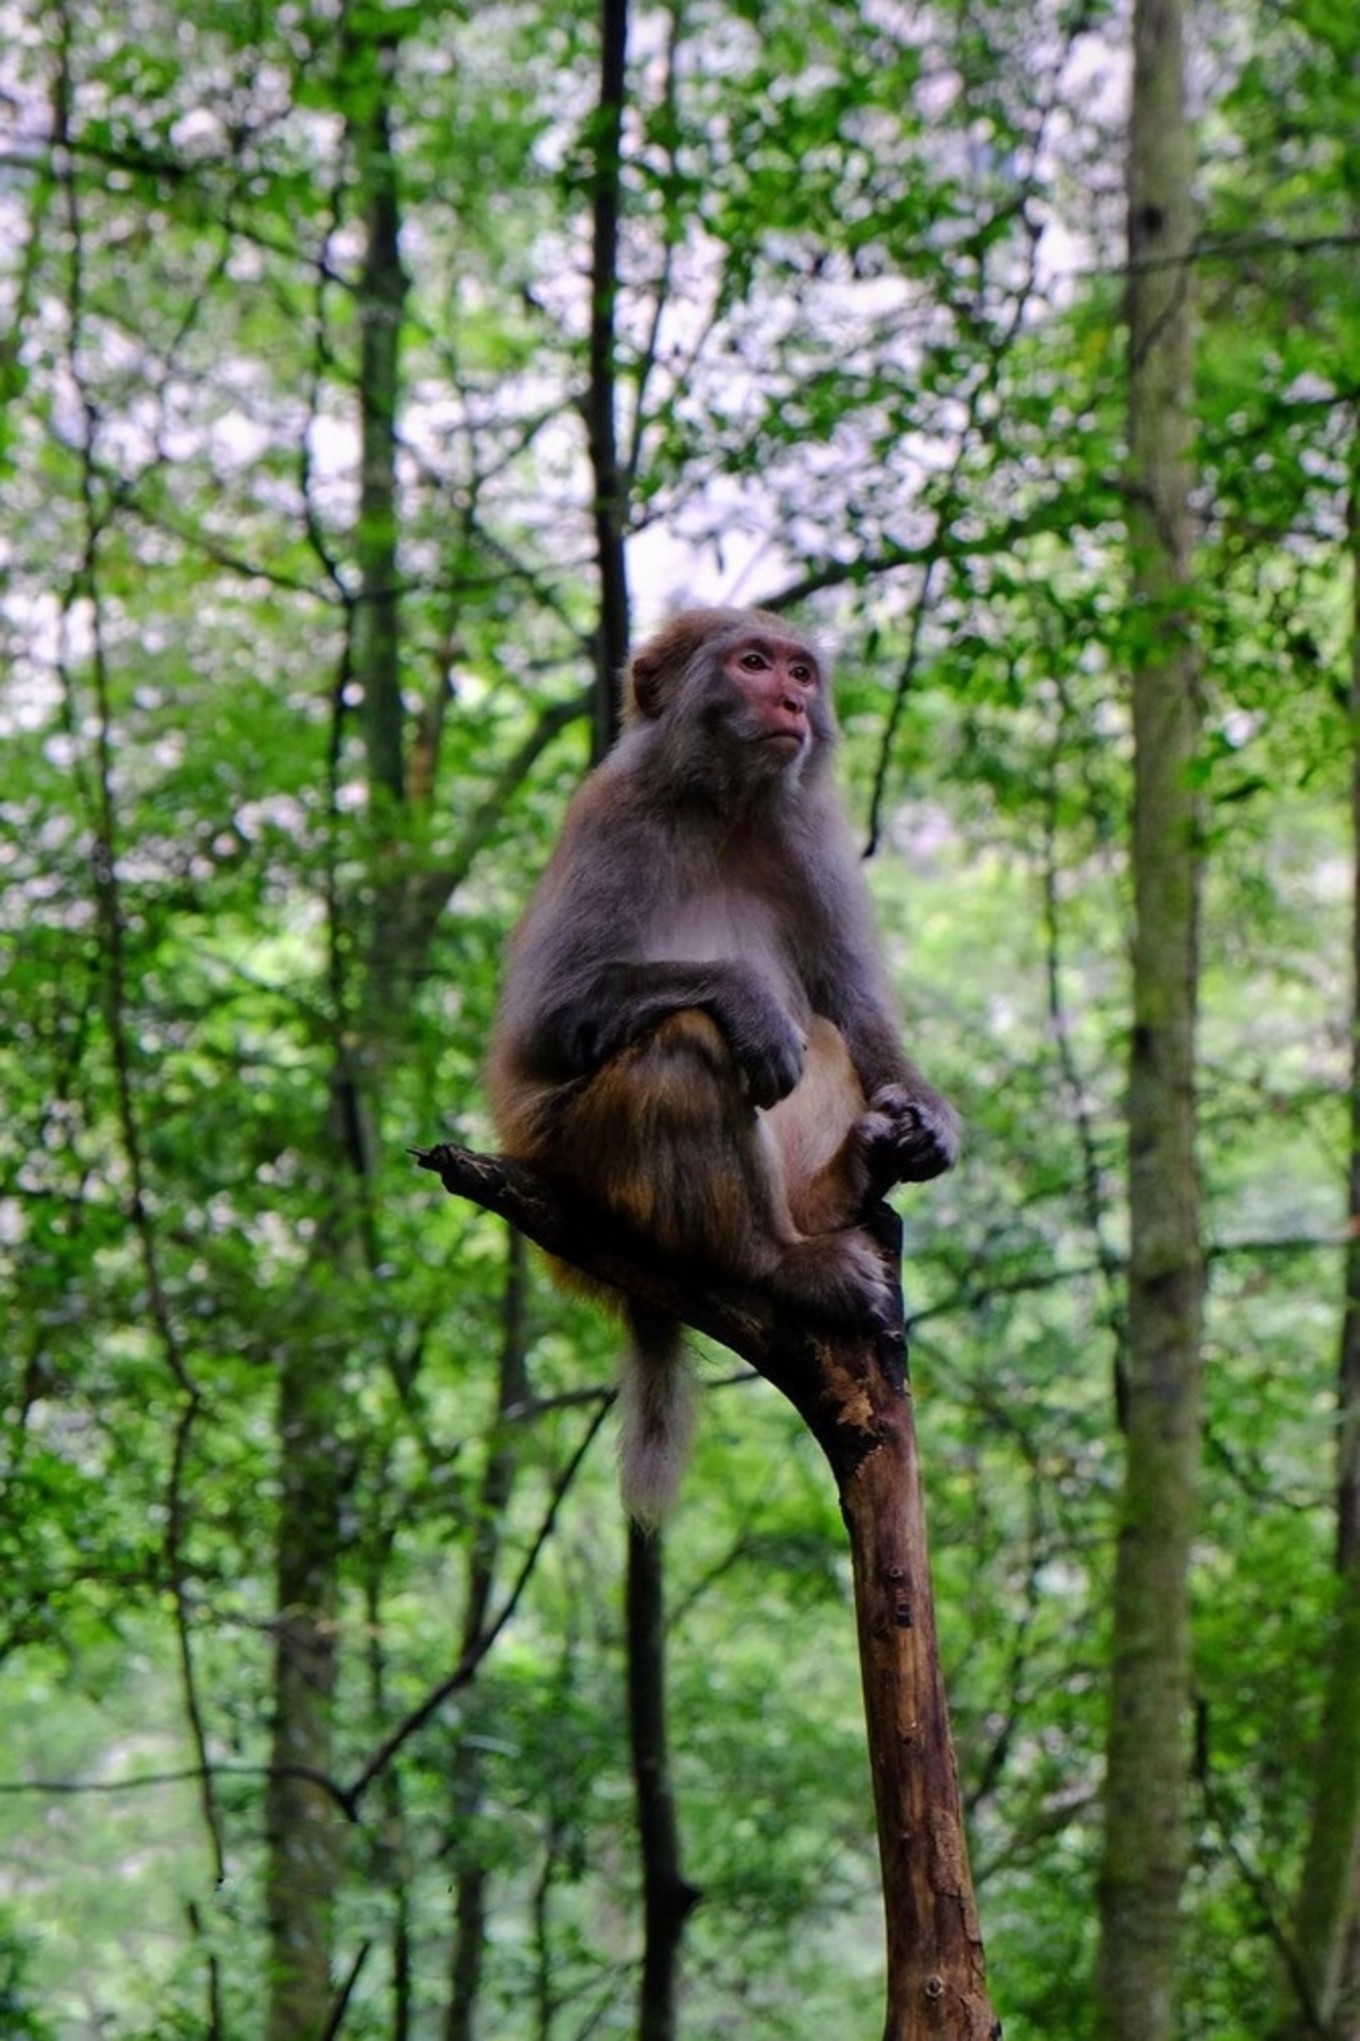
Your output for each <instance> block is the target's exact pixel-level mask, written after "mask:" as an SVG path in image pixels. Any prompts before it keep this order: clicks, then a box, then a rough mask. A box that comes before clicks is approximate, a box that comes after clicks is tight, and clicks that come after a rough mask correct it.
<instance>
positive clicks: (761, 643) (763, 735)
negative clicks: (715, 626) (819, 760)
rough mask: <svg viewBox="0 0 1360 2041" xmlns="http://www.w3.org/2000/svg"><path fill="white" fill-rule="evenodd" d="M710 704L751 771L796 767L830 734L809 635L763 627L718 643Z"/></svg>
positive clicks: (718, 723) (820, 676)
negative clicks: (803, 635) (746, 760)
mask: <svg viewBox="0 0 1360 2041" xmlns="http://www.w3.org/2000/svg"><path fill="white" fill-rule="evenodd" d="M711 676H713V692H711V710H713V727H717V729H719V731H721V733H723V735H725V737H727V739H729V741H731V743H733V745H735V747H737V749H741V751H743V753H745V755H747V759H749V765H747V769H749V771H751V774H760V776H766V774H782V771H790V769H792V771H794V774H796V769H798V767H800V765H803V761H805V759H807V757H809V755H811V753H813V749H815V747H817V745H823V743H825V741H827V739H829V735H831V712H829V704H827V690H825V678H823V671H821V665H819V661H817V655H815V653H813V649H811V647H809V645H807V641H805V639H800V637H794V635H792V633H780V631H772V629H766V627H762V629H760V631H745V633H743V635H741V637H733V639H729V641H727V643H725V645H721V647H715V659H713V667H711Z"/></svg>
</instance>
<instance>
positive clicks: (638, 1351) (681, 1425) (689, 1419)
mask: <svg viewBox="0 0 1360 2041" xmlns="http://www.w3.org/2000/svg"><path fill="white" fill-rule="evenodd" d="M626 1315H627V1319H628V1328H629V1332H630V1334H631V1338H630V1340H629V1346H628V1354H627V1357H626V1359H625V1361H624V1364H623V1379H622V1381H621V1382H620V1384H619V1485H620V1487H621V1489H622V1491H623V1506H624V1508H625V1509H626V1510H627V1512H628V1514H629V1516H630V1517H632V1518H633V1520H634V1522H635V1523H639V1524H642V1525H644V1526H646V1527H647V1528H648V1529H652V1530H654V1529H655V1528H656V1526H657V1525H658V1524H659V1523H660V1522H661V1520H662V1518H663V1517H664V1516H665V1515H666V1514H667V1512H668V1511H669V1510H670V1509H671V1508H672V1507H673V1505H674V1503H675V1498H676V1495H677V1493H678V1492H679V1488H680V1477H681V1475H682V1474H683V1473H684V1471H685V1464H686V1462H687V1460H688V1459H689V1442H690V1437H691V1435H692V1433H693V1430H694V1405H695V1393H694V1392H695V1383H694V1371H693V1369H692V1368H691V1366H690V1362H689V1356H688V1355H687V1354H686V1352H685V1344H684V1337H683V1333H682V1331H681V1327H680V1325H679V1324H678V1322H677V1321H676V1320H675V1319H674V1318H668V1317H666V1316H665V1314H664V1313H662V1312H660V1311H653V1310H651V1309H650V1308H649V1307H648V1306H647V1305H645V1304H636V1303H631V1302H630V1303H629V1305H628V1307H627V1314H626Z"/></svg>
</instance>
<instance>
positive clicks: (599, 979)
mask: <svg viewBox="0 0 1360 2041" xmlns="http://www.w3.org/2000/svg"><path fill="white" fill-rule="evenodd" d="M687 1010H691V1011H694V1010H697V1011H698V1012H700V1013H706V1014H708V1015H709V1017H710V1018H711V1019H712V1020H713V1021H714V1022H716V1024H717V1026H718V1027H719V1028H720V1029H721V1030H722V1033H723V1035H724V1036H725V1037H726V1040H727V1042H728V1045H729V1046H730V1048H731V1050H732V1054H733V1056H734V1057H735V1058H736V1061H737V1062H738V1063H739V1064H740V1066H741V1069H742V1071H743V1072H744V1074H745V1077H746V1084H747V1092H748V1095H749V1097H750V1099H751V1103H752V1104H753V1105H757V1106H770V1105H773V1104H774V1103H775V1102H776V1100H778V1099H781V1098H785V1097H787V1095H788V1093H789V1092H791V1091H792V1090H793V1088H794V1086H795V1085H796V1084H797V1082H798V1079H799V1077H800V1075H801V1074H802V1068H803V1052H804V1048H805V1040H804V1036H803V1032H802V1030H801V1028H800V1027H799V1026H798V1025H797V1023H796V1022H795V1021H794V1019H793V1018H792V1016H791V1015H789V1014H788V1013H787V1012H786V1011H785V1010H784V1008H783V1007H782V1006H781V1005H780V1003H779V1001H778V1000H777V999H776V998H775V997H774V995H773V994H772V993H771V992H770V991H769V990H768V989H767V987H766V985H765V983H764V981H763V980H762V979H761V978H760V977H759V976H758V974H757V973H755V972H754V971H750V970H748V969H747V968H746V967H745V965H742V964H734V963H726V962H712V963H693V964H692V963H667V962H650V961H644V962H630V961H625V960H621V959H617V958H615V959H610V960H608V961H602V962H600V963H597V964H596V965H595V966H594V967H593V968H591V967H589V966H586V967H582V966H581V965H579V964H578V965H577V966H576V967H575V968H574V970H573V971H572V973H571V975H570V980H569V981H567V982H561V981H559V985H558V990H557V996H556V997H555V998H554V999H552V1000H550V1001H549V1002H547V1003H545V1004H544V1006H543V1007H542V1008H541V1009H540V1011H539V1013H538V1014H537V1016H536V1017H535V1021H534V1025H533V1026H532V1028H531V1030H530V1031H529V1033H528V1036H527V1040H526V1044H525V1047H526V1052H527V1057H528V1060H529V1061H530V1062H531V1064H533V1065H534V1066H536V1067H537V1068H539V1069H541V1070H543V1071H544V1072H545V1073H546V1074H550V1075H551V1076H553V1077H555V1078H571V1077H583V1076H587V1075H588V1074H589V1073H590V1072H591V1071H593V1070H598V1069H599V1068H600V1066H601V1065H602V1064H605V1063H608V1062H609V1061H610V1060H611V1058H613V1057H615V1056H617V1055H619V1054H620V1052H621V1051H622V1050H624V1049H626V1048H628V1047H629V1046H630V1044H631V1043H633V1042H636V1041H638V1040H640V1039H641V1038H642V1036H644V1035H646V1034H649V1033H650V1032H651V1030H652V1029H653V1028H655V1027H657V1026H658V1025H659V1023H660V1022H662V1021H664V1020H666V1019H668V1018H669V1016H670V1015H671V1014H675V1013H681V1012H684V1011H687Z"/></svg>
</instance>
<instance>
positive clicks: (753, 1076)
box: [717, 995, 807, 1106]
mask: <svg viewBox="0 0 1360 2041" xmlns="http://www.w3.org/2000/svg"><path fill="white" fill-rule="evenodd" d="M717 1018H718V1024H719V1026H720V1027H721V1028H722V1031H723V1033H724V1034H725V1035H726V1037H727V1040H728V1043H729V1044H730V1046H731V1050H732V1054H733V1055H734V1056H735V1058H736V1060H737V1063H738V1064H739V1066H740V1068H741V1073H742V1075H743V1077H744V1078H745V1079H746V1096H747V1097H748V1098H749V1099H750V1101H751V1104H752V1105H753V1106H773V1105H778V1103H779V1101H780V1099H781V1098H787V1097H788V1095H789V1093H790V1092H791V1091H792V1090H793V1088H794V1086H795V1085H796V1084H797V1082H798V1080H799V1078H800V1077H801V1076H802V1074H803V1062H804V1059H805V1058H806V1056H807V1036H806V1035H805V1034H804V1032H803V1030H802V1028H800V1027H799V1025H798V1023H797V1022H796V1021H795V1020H793V1019H792V1018H791V1017H790V1016H789V1015H788V1014H787V1013H785V1011H784V1009H783V1007H782V1006H780V1005H779V1004H778V1002H777V1001H775V1000H773V999H767V998H763V997H762V998H756V997H755V996H754V995H747V996H745V997H743V998H741V999H740V1000H724V1001H723V1003H722V1006H721V1008H720V1010H719V1013H718V1016H717Z"/></svg>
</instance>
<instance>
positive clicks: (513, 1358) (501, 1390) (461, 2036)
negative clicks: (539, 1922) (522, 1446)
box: [444, 1230, 529, 2041]
mask: <svg viewBox="0 0 1360 2041" xmlns="http://www.w3.org/2000/svg"><path fill="white" fill-rule="evenodd" d="M507 1237H508V1240H509V1259H508V1262H507V1264H506V1273H505V1289H504V1292H503V1295H502V1304H501V1356H500V1376H499V1382H498V1386H497V1392H496V1426H495V1430H494V1432H493V1434H492V1443H491V1448H490V1451H489V1452H488V1454H487V1460H486V1466H485V1468H484V1469H483V1471H482V1486H481V1493H480V1495H479V1497H478V1501H477V1521H476V1524H475V1526H474V1529H473V1537H472V1543H471V1546H470V1548H469V1551H468V1577H467V1597H466V1600H465V1602H464V1605H463V1634H462V1639H461V1642H460V1646H459V1657H460V1658H463V1657H465V1656H467V1655H468V1654H469V1653H470V1652H471V1651H472V1650H473V1648H474V1647H475V1645H476V1644H477V1642H478V1639H479V1638H480V1637H481V1634H482V1628H483V1625H484V1624H485V1622H486V1618H487V1611H488V1609H489V1608H490V1606H491V1590H492V1588H493V1586H494V1585H495V1579H496V1561H497V1558H498V1556H499V1552H500V1541H501V1536H502V1532H503V1529H504V1524H505V1512H506V1509H507V1508H508V1506H509V1502H510V1495H511V1491H512V1489H513V1487H514V1480H515V1454H514V1449H513V1447H512V1445H511V1426H512V1424H513V1422H514V1415H513V1414H514V1412H515V1410H516V1409H517V1408H518V1407H519V1406H520V1405H522V1404H523V1402H524V1399H525V1397H526V1396H527V1394H528V1388H529V1381H528V1375H527V1372H526V1369H525V1364H524V1355H525V1340H526V1333H525V1304H526V1277H527V1261H528V1250H527V1248H526V1246H525V1243H524V1237H523V1235H522V1234H520V1233H516V1232H514V1231H513V1230H511V1231H510V1233H509V1234H508V1236H507ZM452 1771H453V1778H452V1788H453V1790H452V1799H453V1820H454V1825H455V1830H454V1844H455V1851H457V1839H458V1835H459V1834H460V1833H462V1832H465V1831H466V1830H467V1829H468V1828H469V1827H472V1826H474V1825H475V1820H476V1816H477V1814H478V1813H479V1812H480V1810H481V1805H482V1757H481V1752H480V1751H479V1750H478V1749H477V1747H476V1746H475V1745H474V1744H472V1743H470V1742H468V1741H466V1740H464V1741H463V1742H461V1743H460V1744H459V1746H458V1748H457V1749H456V1750H455V1752H454V1756H453V1767H452ZM457 1865H458V1868H457V1873H456V1875H455V1878H454V1888H453V1893H454V1897H453V1946H452V1951H451V1954H450V1961H449V2002H448V2010H447V2014H446V2017H445V2021H444V2041H473V2036H474V2034H475V2033H476V2030H477V2001H478V1997H479V1995H480V1992H481V1984H482V1952H483V1949H484V1948H485V1946H486V1887H487V1877H486V1869H485V1866H484V1865H483V1864H482V1863H481V1862H480V1860H479V1859H478V1857H477V1856H476V1854H475V1853H473V1854H470V1855H469V1854H467V1853H463V1854H461V1855H458V1856H457Z"/></svg>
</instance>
